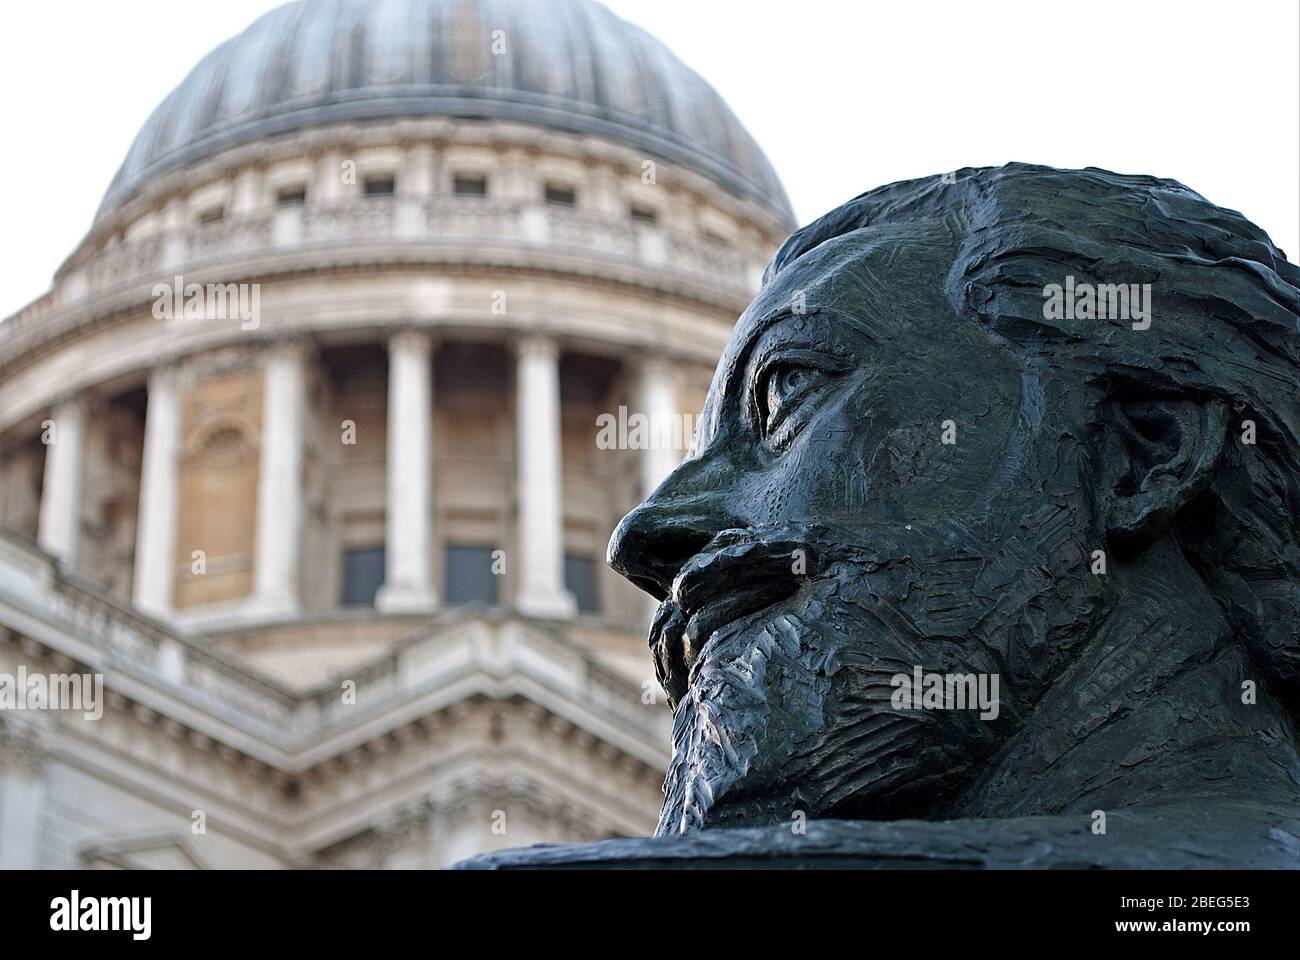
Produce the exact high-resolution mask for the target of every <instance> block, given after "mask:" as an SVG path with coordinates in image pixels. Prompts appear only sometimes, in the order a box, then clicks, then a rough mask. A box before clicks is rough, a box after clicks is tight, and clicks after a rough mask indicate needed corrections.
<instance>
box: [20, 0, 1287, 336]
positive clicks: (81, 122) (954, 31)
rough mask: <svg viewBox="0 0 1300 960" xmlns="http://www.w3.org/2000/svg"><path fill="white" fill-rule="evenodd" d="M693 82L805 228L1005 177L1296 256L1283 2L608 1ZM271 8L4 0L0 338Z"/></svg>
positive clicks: (258, 0) (251, 2)
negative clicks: (1133, 184)
mask: <svg viewBox="0 0 1300 960" xmlns="http://www.w3.org/2000/svg"><path fill="white" fill-rule="evenodd" d="M605 2H606V4H607V5H608V6H609V7H611V8H612V9H613V10H614V11H615V12H616V13H618V14H619V15H620V16H622V17H624V18H625V19H627V20H631V21H632V22H634V23H636V24H638V25H640V26H642V27H644V28H645V29H647V30H649V31H650V32H651V33H653V34H655V35H656V36H657V37H659V39H661V40H662V41H664V43H666V44H667V45H668V46H669V47H670V48H671V49H672V50H673V51H674V52H675V53H676V54H677V55H678V56H679V57H681V58H682V59H683V60H684V61H685V62H686V63H687V64H689V65H690V66H692V67H694V68H695V69H696V70H697V71H699V72H700V73H701V74H703V75H704V77H705V78H706V79H708V80H709V81H710V82H711V83H712V84H713V85H714V86H715V87H716V88H717V89H718V91H719V93H721V94H722V96H723V97H724V98H725V99H726V100H727V101H728V102H729V103H730V104H731V106H732V108H733V109H734V110H735V111H736V113H737V115H738V116H739V117H740V118H741V120H742V121H743V122H744V123H745V124H746V126H748V128H749V130H750V131H751V132H752V133H753V134H754V136H755V137H756V138H757V139H758V142H759V143H760V144H761V145H762V146H763V147H764V148H765V149H766V151H767V153H768V156H769V157H771V159H772V162H773V163H774V164H775V166H776V169H777V172H778V173H779V174H780V175H781V177H782V179H783V180H784V182H785V185H786V188H787V190H788V191H789V193H790V197H791V200H792V202H793V203H794V207H795V212H796V214H797V215H798V217H799V220H800V222H806V221H808V220H810V219H812V218H813V217H815V216H817V215H819V214H821V213H823V212H825V211H826V210H828V209H830V208H831V207H834V206H836V205H838V204H839V203H842V202H843V201H845V200H847V199H849V198H850V197H852V196H854V195H856V194H858V193H861V192H862V191H864V190H867V189H870V188H871V187H875V186H879V185H880V184H883V183H889V182H891V181H894V180H901V179H906V178H910V177H918V176H925V175H928V174H935V173H942V172H944V171H946V170H952V169H955V168H957V167H961V166H983V165H988V164H999V163H1003V162H1006V161H1008V160H1023V161H1027V162H1034V163H1046V164H1051V165H1053V166H1061V167H1083V166H1099V167H1106V168H1108V169H1112V170H1117V171H1120V172H1124V173H1149V174H1155V175H1157V176H1163V177H1172V178H1174V179H1176V180H1181V181H1182V182H1183V183H1185V184H1187V185H1188V186H1189V187H1191V188H1192V189H1193V190H1196V191H1197V192H1199V193H1201V194H1203V195H1204V196H1206V197H1207V198H1209V199H1210V200H1212V201H1214V202H1215V203H1218V204H1220V205H1222V206H1226V207H1233V208H1236V209H1238V210H1240V211H1242V212H1243V213H1245V214H1246V216H1248V217H1250V218H1251V219H1252V220H1254V221H1255V222H1256V223H1257V224H1259V225H1260V226H1261V227H1263V228H1264V229H1265V230H1266V231H1268V233H1269V235H1270V236H1271V237H1272V238H1273V241H1274V242H1275V243H1277V244H1278V245H1279V246H1281V247H1282V249H1283V250H1285V251H1286V252H1287V254H1288V256H1289V257H1290V258H1291V259H1292V261H1295V260H1296V259H1297V256H1298V255H1300V4H1297V3H1296V2H1295V0H1231V2H1224V0H1213V2H1200V0H1122V2H1111V0H1090V2H1089V3H1087V4H1079V3H1074V2H1064V0H1039V2H1011V0H987V2H979V3H971V2H951V3H949V2H943V0H889V2H882V3H870V2H862V0H780V2H775V0H748V2H743V3H742V2H739V0H605ZM276 5H277V3H276V0H211V2H198V0H107V2H106V0H40V2H25V0H18V2H13V3H9V4H6V9H5V20H6V25H5V29H4V31H2V32H0V104H3V109H2V113H0V121H2V123H3V125H2V126H0V130H3V131H4V144H5V149H4V150H3V153H2V154H0V156H2V157H3V160H2V161H0V162H2V163H3V168H4V172H5V174H6V176H5V177H4V182H5V185H6V187H7V190H6V195H5V197H4V208H3V209H4V214H5V216H4V229H3V230H0V317H3V316H7V315H8V314H10V313H12V312H14V311H15V310H17V309H18V308H19V307H21V306H23V305H24V304H26V303H27V302H28V301H30V300H32V299H33V298H35V297H37V296H38V295H40V294H41V293H42V292H44V290H45V289H46V288H47V287H48V285H49V281H50V278H51V275H52V274H53V272H54V270H55V268H56V267H57V266H58V265H59V263H60V262H61V261H62V260H63V258H64V257H65V256H66V255H67V254H68V253H70V252H71V251H72V248H73V247H74V245H75V244H76V243H77V241H78V240H79V239H80V238H81V236H82V234H83V233H84V232H85V230H86V229H87V228H88V227H89V225H90V221H91V218H92V216H93V215H94V212H95V208H96V207H97V206H98V204H99V199H100V196H101V195H102V194H103V192H104V190H105V188H106V187H107V186H108V182H109V180H110V179H111V178H112V176H113V173H114V172H115V171H116V169H117V166H118V164H119V163H120V162H121V160H122V157H123V156H124V155H125V154H126V150H127V147H128V146H129V145H130V143H131V140H132V138H133V137H134V136H135V133H136V131H137V130H138V129H139V128H140V126H141V125H142V124H143V123H144V121H145V118H146V117H147V116H148V115H149V113H150V111H152V109H153V108H154V106H156V105H157V103H158V102H159V101H161V100H162V98H163V97H164V96H165V95H166V94H167V92H168V91H169V90H171V89H172V88H173V87H174V86H175V85H176V84H178V83H179V82H180V81H181V80H182V79H183V78H184V76H185V74H186V73H188V72H189V69H190V68H191V67H192V66H193V65H194V64H195V63H197V62H198V61H199V59H200V58H201V57H202V56H203V54H205V53H207V52H208V51H209V50H210V49H211V48H212V47H214V46H216V45H217V43H219V42H220V41H221V40H224V39H225V38H226V37H228V36H231V35H233V34H235V33H237V32H239V31H240V30H241V29H243V28H244V27H245V26H247V25H248V24H249V23H251V22H252V21H253V20H254V19H255V18H256V17H257V16H258V15H259V14H261V13H263V12H265V11H266V10H269V9H271V8H273V7H274V6H276Z"/></svg>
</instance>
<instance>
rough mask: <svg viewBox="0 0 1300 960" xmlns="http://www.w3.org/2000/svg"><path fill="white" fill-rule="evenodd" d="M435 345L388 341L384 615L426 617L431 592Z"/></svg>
mask: <svg viewBox="0 0 1300 960" xmlns="http://www.w3.org/2000/svg"><path fill="white" fill-rule="evenodd" d="M432 454H433V341H432V338H431V337H430V335H429V334H428V333H424V332H421V331H416V330H404V331H402V332H400V333H397V334H395V335H394V336H393V337H392V339H391V340H389V343H388V504H387V510H386V524H387V530H386V540H387V544H386V546H385V549H384V565H385V569H384V585H383V587H382V588H381V589H380V591H379V595H378V596H377V597H376V598H375V605H376V606H377V607H378V608H379V609H380V610H383V611H384V612H385V613H426V612H428V611H430V610H432V609H433V607H434V605H435V604H436V602H437V595H436V593H435V591H434V588H433V570H432V560H433V477H432V469H431V468H432Z"/></svg>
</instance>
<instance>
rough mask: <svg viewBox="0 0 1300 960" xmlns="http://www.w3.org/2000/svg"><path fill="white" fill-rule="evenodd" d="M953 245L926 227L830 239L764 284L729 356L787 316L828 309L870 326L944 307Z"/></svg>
mask: <svg viewBox="0 0 1300 960" xmlns="http://www.w3.org/2000/svg"><path fill="white" fill-rule="evenodd" d="M948 241H949V236H948V234H947V232H946V231H936V230H934V229H933V226H932V225H928V224H903V225H897V226H894V225H891V226H889V227H879V228H877V227H872V228H864V229H861V230H855V231H853V232H851V233H846V234H843V235H841V236H838V237H834V238H832V239H830V240H827V241H825V242H824V243H822V244H820V245H818V246H817V247H815V248H814V249H812V250H810V251H808V252H807V253H805V254H804V255H803V256H801V257H799V258H798V259H797V260H795V261H794V262H793V263H791V264H789V265H787V266H786V267H785V268H784V269H783V270H781V272H780V273H778V274H777V275H776V276H775V277H773V278H771V279H770V280H769V281H768V282H767V283H766V284H764V285H763V289H762V290H760V291H759V292H758V294H757V296H755V297H754V300H753V302H752V303H751V304H750V305H749V307H748V308H747V309H746V310H745V312H744V313H743V314H742V315H741V316H740V319H739V320H738V321H737V323H736V327H735V329H734V331H733V333H732V337H731V342H730V344H729V345H728V350H727V353H728V354H732V353H734V352H735V351H737V350H739V349H743V346H744V344H745V343H746V342H747V341H748V340H749V339H750V338H751V337H752V336H753V335H754V333H755V332H756V331H757V330H758V329H759V328H760V327H763V326H766V325H767V324H768V323H769V322H770V321H771V320H772V318H773V317H778V316H781V315H783V314H792V313H799V312H801V311H802V312H806V313H815V312H824V313H825V314H826V315H827V316H828V317H829V318H832V319H831V322H838V323H853V324H854V325H855V326H858V327H860V328H870V327H873V326H876V325H878V324H888V323H889V320H890V318H892V317H898V316H899V315H900V314H902V313H907V314H909V315H911V314H913V313H914V312H915V310H916V309H918V307H920V308H923V309H946V306H945V305H944V304H943V303H942V294H943V286H944V279H945V277H946V276H947V273H948V270H949V268H950V266H951V263H952V246H951V243H950V242H948ZM868 332H869V331H868Z"/></svg>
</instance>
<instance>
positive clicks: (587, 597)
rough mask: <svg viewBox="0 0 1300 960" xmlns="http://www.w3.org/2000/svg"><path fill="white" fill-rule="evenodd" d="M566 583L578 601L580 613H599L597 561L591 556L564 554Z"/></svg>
mask: <svg viewBox="0 0 1300 960" xmlns="http://www.w3.org/2000/svg"><path fill="white" fill-rule="evenodd" d="M564 585H565V587H567V588H568V590H569V592H570V593H571V594H573V599H574V600H576V601H578V612H579V613H598V612H599V611H600V595H599V594H598V592H597V590H596V561H595V560H594V559H592V558H591V557H587V556H582V555H579V554H573V553H566V554H565V555H564Z"/></svg>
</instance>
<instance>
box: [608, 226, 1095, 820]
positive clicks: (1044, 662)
mask: <svg viewBox="0 0 1300 960" xmlns="http://www.w3.org/2000/svg"><path fill="white" fill-rule="evenodd" d="M953 256H954V249H953V248H952V247H951V245H950V241H949V240H948V239H947V236H946V234H945V233H944V232H943V231H939V230H935V229H934V228H933V227H928V226H925V225H921V224H907V225H902V226H898V227H891V228H887V229H882V230H875V231H873V232H872V235H871V237H870V238H869V239H864V238H863V237H862V236H861V235H860V234H849V235H846V236H843V237H840V238H837V239H835V240H832V241H830V242H827V243H824V244H822V245H821V246H819V247H817V248H816V249H814V250H813V251H811V252H810V253H807V254H805V255H804V256H803V257H802V258H801V259H799V260H798V261H797V262H795V263H794V264H792V265H791V266H789V267H788V268H787V269H785V270H783V271H782V272H781V273H779V274H778V275H777V276H776V277H775V278H774V279H773V280H771V281H769V283H768V284H767V285H766V286H765V287H764V289H763V290H762V291H761V292H760V294H759V296H758V297H757V299H755V301H754V302H753V304H752V305H751V306H750V308H749V309H748V310H747V311H746V313H745V314H744V315H743V316H742V317H741V319H740V321H739V322H738V324H737V326H736V328H735V331H734V333H733V335H732V337H731V340H730V342H729V343H728V345H727V348H726V351H725V353H724V355H723V357H722V360H721V361H720V363H719V365H718V368H717V371H716V374H715V376H714V380H713V384H712V387H711V389H710V393H709V398H708V401H707V403H706V406H705V410H704V414H703V417H702V418H701V422H700V426H699V431H698V433H697V436H696V438H695V441H694V444H693V446H692V449H691V451H690V452H689V454H688V456H687V458H686V460H685V461H684V462H683V463H682V465H681V466H680V467H679V468H678V469H677V470H676V471H675V472H674V473H673V474H672V475H671V476H670V477H669V478H668V479H667V480H665V481H664V483H663V484H662V485H661V486H660V488H659V489H658V490H657V491H656V492H655V493H654V495H653V496H651V497H650V498H649V499H648V500H647V501H646V502H645V503H644V504H642V505H641V506H640V507H639V508H638V509H637V510H635V511H633V512H632V513H631V514H629V515H628V516H627V517H626V518H624V520H623V522H622V523H621V524H620V526H619V528H618V529H617V530H616V531H615V534H614V537H613V539H612V540H611V543H610V562H611V564H612V565H613V566H614V567H615V569H617V570H618V571H619V572H620V573H622V574H623V575H624V576H626V577H628V578H629V579H631V580H632V581H633V582H635V583H637V584H638V585H640V586H641V587H643V589H645V590H647V591H648V592H650V593H652V594H653V595H655V596H656V597H657V598H659V599H660V600H661V601H663V603H662V605H661V607H660V609H659V612H658V614H657V616H656V618H655V622H654V624H653V626H652V628H651V645H652V650H653V653H654V656H655V660H656V666H657V668H658V671H659V676H660V680H661V683H662V684H663V686H664V688H665V690H666V691H667V692H668V694H669V697H670V700H671V701H672V702H673V703H674V705H675V709H676V715H675V724H674V737H673V739H674V757H673V761H672V766H671V768H670V770H669V774H668V780H667V785H666V788H665V789H666V794H667V796H666V801H665V806H664V810H663V813H662V816H661V822H660V833H668V832H678V831H684V830H688V829H692V828H695V827H700V826H704V825H709V826H715V825H749V824H758V823H767V822H779V821H785V822H789V820H790V818H791V816H793V815H795V813H796V811H802V812H803V813H804V814H806V815H807V816H809V817H813V816H835V817H852V818H860V819H889V818H896V817H902V816H918V817H923V816H933V815H935V814H936V813H937V812H941V811H942V810H943V809H945V804H947V805H951V804H953V803H955V802H957V799H958V797H959V795H960V791H961V788H962V787H963V785H964V784H965V783H966V782H967V781H968V780H970V778H971V777H972V776H973V775H974V771H975V769H976V767H977V764H978V761H979V759H980V758H981V757H983V756H986V755H988V754H989V753H990V752H991V751H992V750H993V749H994V748H995V747H996V746H997V744H998V743H999V742H1000V741H1001V740H1003V739H1004V738H1005V737H1006V736H1007V735H1008V734H1009V733H1010V732H1011V731H1013V730H1014V729H1016V727H1017V725H1018V723H1019V720H1018V716H1019V713H1020V711H1021V709H1022V707H1023V705H1024V704H1026V703H1028V702H1031V701H1032V700H1034V699H1036V698H1037V697H1038V696H1039V695H1040V694H1041V691H1042V688H1043V685H1044V678H1046V677H1048V676H1050V675H1051V674H1052V673H1053V672H1054V671H1057V670H1059V669H1060V665H1061V664H1062V663H1063V662H1064V660H1065V658H1068V656H1069V654H1070V647H1069V645H1068V644H1066V643H1061V642H1056V641H1054V640H1053V639H1052V638H1053V635H1054V632H1059V631H1060V630H1061V628H1062V627H1063V626H1064V625H1066V624H1070V623H1073V622H1075V621H1077V620H1079V619H1081V618H1082V619H1088V618H1090V617H1091V612H1092V611H1093V610H1094V609H1095V607H1096V605H1097V603H1098V598H1097V595H1096V591H1097V590H1098V589H1099V586H1098V578H1087V577H1081V576H1078V573H1079V571H1080V570H1081V569H1085V565H1086V558H1087V555H1088V550H1087V544H1088V542H1089V540H1090V539H1091V538H1092V531H1093V530H1094V528H1095V522H1094V519H1093V514H1092V510H1091V505H1090V502H1089V498H1088V497H1087V496H1084V495H1083V494H1082V492H1081V478H1080V465H1081V463H1082V462H1083V458H1082V455H1081V453H1080V451H1079V450H1078V448H1077V446H1076V445H1075V442H1074V440H1073V438H1072V434H1078V433H1079V432H1080V431H1077V430H1074V431H1072V430H1071V429H1070V427H1069V425H1068V422H1066V421H1068V420H1069V419H1070V417H1071V415H1072V412H1074V411H1078V410H1081V409H1082V404H1083V403H1084V402H1085V398H1084V396H1083V395H1082V392H1071V391H1065V390H1062V388H1060V387H1059V386H1056V385H1054V384H1053V383H1052V382H1050V381H1047V380H1044V379H1040V378H1039V377H1038V376H1037V374H1036V372H1035V371H1032V370H1022V369H1020V368H1019V366H1018V365H1017V362H1016V360H1015V357H1014V355H1013V354H1012V353H1011V352H1009V351H1007V350H1004V349H1003V348H1002V347H1001V346H1000V345H999V344H997V343H996V342H995V341H994V339H993V338H991V337H990V336H989V334H988V333H987V332H986V331H984V330H983V329H981V328H980V327H979V326H978V325H975V324H972V323H970V322H969V321H965V320H962V319H960V318H958V317H957V316H956V315H955V314H954V312H953V310H952V308H951V307H950V306H949V304H948V302H947V300H946V299H945V297H944V293H943V285H944V279H945V277H946V275H947V273H948V271H949V269H950V267H951V264H952V258H953ZM1045 393H1050V394H1053V395H1054V403H1053V404H1052V405H1051V406H1052V409H1054V410H1055V411H1057V413H1056V415H1055V417H1056V419H1055V420H1054V421H1049V419H1048V418H1047V415H1046V414H1045V413H1044V412H1043V411H1044V409H1045V408H1046V407H1047V406H1048V404H1046V403H1045V402H1044V401H1045ZM1063 417H1064V419H1062V418H1063ZM945 441H946V442H945ZM1094 542H1095V540H1094ZM1065 571H1073V572H1074V574H1075V575H1074V576H1070V577H1063V576H1062V575H1061V574H1062V573H1063V572H1065ZM917 667H919V668H921V669H922V671H923V672H925V673H940V674H977V675H981V676H985V677H988V676H991V675H997V676H998V679H999V681H1000V682H999V694H1000V701H1001V702H1000V709H999V710H998V711H997V718H996V719H993V718H988V719H980V715H979V712H978V711H975V710H944V711H920V710H915V711H908V710H900V709H897V708H896V706H895V705H894V704H893V703H891V694H893V693H894V690H895V685H894V684H893V683H892V678H894V677H895V676H896V675H898V674H900V673H901V674H909V675H911V674H913V671H914V670H915V668H917Z"/></svg>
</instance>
